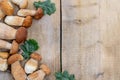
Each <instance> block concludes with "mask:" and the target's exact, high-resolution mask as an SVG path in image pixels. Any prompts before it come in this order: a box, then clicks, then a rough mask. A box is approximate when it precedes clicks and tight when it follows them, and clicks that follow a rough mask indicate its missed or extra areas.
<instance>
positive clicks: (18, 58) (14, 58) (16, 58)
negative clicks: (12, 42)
mask: <svg viewBox="0 0 120 80" xmlns="http://www.w3.org/2000/svg"><path fill="white" fill-rule="evenodd" d="M23 59H24V58H23V56H22V55H20V54H14V55H12V56H10V57H9V58H8V64H9V65H10V64H13V63H14V62H16V61H22V60H23Z"/></svg>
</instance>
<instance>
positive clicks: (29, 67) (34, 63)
mask: <svg viewBox="0 0 120 80" xmlns="http://www.w3.org/2000/svg"><path fill="white" fill-rule="evenodd" d="M30 57H31V58H30V59H29V60H28V61H27V62H26V64H25V72H26V73H27V74H30V73H33V72H34V71H35V70H36V69H37V68H38V64H39V63H38V62H39V61H40V60H41V59H42V57H41V55H40V54H38V53H32V54H31V56H30Z"/></svg>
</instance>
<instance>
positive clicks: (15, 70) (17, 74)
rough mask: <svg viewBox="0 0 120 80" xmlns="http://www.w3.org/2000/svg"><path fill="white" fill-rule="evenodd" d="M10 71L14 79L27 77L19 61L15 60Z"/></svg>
mask: <svg viewBox="0 0 120 80" xmlns="http://www.w3.org/2000/svg"><path fill="white" fill-rule="evenodd" d="M11 73H12V75H13V77H14V79H15V80H26V78H27V75H26V73H25V71H24V69H23V68H22V66H21V64H20V62H19V61H16V62H14V63H13V64H12V65H11Z"/></svg>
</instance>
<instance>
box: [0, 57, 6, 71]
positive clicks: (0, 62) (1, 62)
mask: <svg viewBox="0 0 120 80" xmlns="http://www.w3.org/2000/svg"><path fill="white" fill-rule="evenodd" d="M7 68H8V64H7V59H2V58H0V71H6V70H7Z"/></svg>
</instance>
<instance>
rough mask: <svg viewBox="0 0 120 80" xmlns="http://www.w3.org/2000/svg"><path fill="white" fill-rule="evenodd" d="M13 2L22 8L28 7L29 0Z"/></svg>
mask: <svg viewBox="0 0 120 80" xmlns="http://www.w3.org/2000/svg"><path fill="white" fill-rule="evenodd" d="M12 2H13V3H14V4H16V5H18V6H19V7H20V8H22V9H24V8H27V6H28V0H12Z"/></svg>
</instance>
